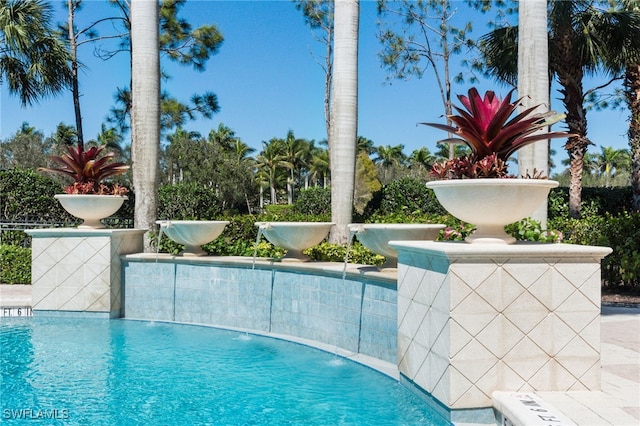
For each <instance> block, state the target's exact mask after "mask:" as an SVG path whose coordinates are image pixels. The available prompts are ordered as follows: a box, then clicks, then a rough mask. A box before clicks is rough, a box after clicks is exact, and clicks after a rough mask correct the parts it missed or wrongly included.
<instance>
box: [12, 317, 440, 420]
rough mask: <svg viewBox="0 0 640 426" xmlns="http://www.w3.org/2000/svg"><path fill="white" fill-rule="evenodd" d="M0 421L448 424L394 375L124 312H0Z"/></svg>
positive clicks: (288, 346)
mask: <svg viewBox="0 0 640 426" xmlns="http://www.w3.org/2000/svg"><path fill="white" fill-rule="evenodd" d="M0 361H1V362H0V365H1V369H2V381H1V382H0V410H1V411H0V422H8V423H22V422H24V423H25V424H47V425H49V424H60V425H68V424H71V425H156V424H157V425H283V424H288V425H418V424H420V425H432V426H435V425H438V426H440V425H447V424H449V423H448V422H447V421H445V420H443V419H441V418H439V417H438V416H437V414H436V413H435V412H434V411H432V410H430V409H429V408H428V406H427V405H426V404H425V403H424V402H423V401H422V400H420V399H419V398H418V397H417V396H415V395H413V394H412V393H411V392H410V391H409V390H407V389H405V388H404V387H402V386H401V385H400V384H399V383H397V382H396V381H395V380H393V379H391V378H389V377H387V376H384V375H382V374H380V373H378V372H376V371H374V370H371V369H369V368H367V367H364V366H362V365H359V364H357V363H355V362H352V361H350V360H347V359H344V358H339V357H336V356H335V355H333V354H329V353H326V352H323V351H320V350H316V349H313V348H309V347H306V346H302V345H298V344H294V343H291V342H285V341H280V340H277V339H270V338H266V337H262V336H254V335H247V334H243V333H239V332H233V331H228V330H220V329H215V328H209V327H199V326H188V325H179V324H171V323H156V322H144V321H128V320H94V319H76V318H74V319H68V318H43V317H34V318H15V319H9V318H2V319H0Z"/></svg>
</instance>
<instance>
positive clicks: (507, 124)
mask: <svg viewBox="0 0 640 426" xmlns="http://www.w3.org/2000/svg"><path fill="white" fill-rule="evenodd" d="M512 94H513V90H511V91H510V92H509V93H508V94H507V96H505V97H504V99H500V98H498V97H497V96H496V94H495V93H494V92H493V91H491V90H489V91H487V92H486V93H485V95H484V97H482V96H480V94H479V93H478V90H477V89H476V88H473V87H472V88H471V89H469V93H468V96H464V95H458V99H459V100H460V102H461V103H462V105H463V107H464V109H462V108H459V107H456V106H454V108H455V110H456V111H457V112H458V114H459V115H449V116H447V118H449V120H451V122H453V123H454V124H455V126H449V125H446V124H438V123H420V124H424V125H426V126H431V127H435V128H437V129H441V130H445V131H447V132H450V133H453V134H455V135H457V136H458V137H459V138H460V140H461V141H462V142H464V143H466V144H467V145H468V146H469V148H471V151H472V153H473V154H474V156H475V158H476V159H477V160H482V159H483V158H485V157H486V156H488V155H492V154H495V155H496V156H497V158H498V159H500V160H502V161H504V162H506V161H507V159H508V158H509V157H510V156H511V154H513V153H514V152H515V151H517V150H518V149H520V148H522V147H524V146H527V145H529V144H531V143H534V142H537V141H540V140H546V139H552V138H564V137H568V136H570V135H569V134H568V133H567V132H539V130H542V129H544V128H545V127H547V126H550V125H552V124H554V123H557V122H558V121H560V120H562V119H563V118H564V117H565V114H556V112H555V111H548V112H535V110H536V109H537V108H538V106H534V107H531V108H527V109H525V110H524V111H522V112H521V113H519V114H517V115H516V116H515V117H513V118H511V119H509V118H510V117H511V116H512V115H513V113H514V112H515V111H516V109H517V108H518V106H519V105H520V101H521V100H522V98H520V99H518V100H516V101H515V102H511V96H512Z"/></svg>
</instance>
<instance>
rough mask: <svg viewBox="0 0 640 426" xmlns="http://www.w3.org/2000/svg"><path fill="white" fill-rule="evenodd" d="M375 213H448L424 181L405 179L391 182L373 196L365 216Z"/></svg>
mask: <svg viewBox="0 0 640 426" xmlns="http://www.w3.org/2000/svg"><path fill="white" fill-rule="evenodd" d="M374 213H377V214H381V215H388V214H393V213H396V214H403V215H405V214H415V213H431V214H446V211H445V210H444V209H443V208H442V206H441V205H440V203H439V202H438V200H437V198H436V196H435V194H434V193H433V191H432V190H430V189H429V188H427V187H426V185H425V182H424V181H423V180H421V179H416V178H412V177H405V178H402V179H398V180H395V181H393V182H391V183H390V184H388V185H386V186H384V187H383V188H382V189H381V190H380V191H378V192H376V193H375V194H374V195H373V198H372V199H371V201H370V202H369V204H368V205H367V207H366V208H365V213H364V216H365V218H366V217H369V216H371V215H373V214H374Z"/></svg>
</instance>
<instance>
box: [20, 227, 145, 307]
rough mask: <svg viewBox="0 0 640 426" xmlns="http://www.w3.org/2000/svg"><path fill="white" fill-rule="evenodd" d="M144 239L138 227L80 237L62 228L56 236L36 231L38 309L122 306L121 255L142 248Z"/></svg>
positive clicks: (35, 281)
mask: <svg viewBox="0 0 640 426" xmlns="http://www.w3.org/2000/svg"><path fill="white" fill-rule="evenodd" d="M138 240H139V243H138ZM141 240H142V238H141V233H140V232H139V231H131V232H125V233H124V236H122V237H120V236H118V235H116V233H112V234H111V235H106V236H105V235H104V234H102V235H99V236H98V235H96V236H82V237H78V236H77V234H75V232H74V230H71V231H69V230H61V231H60V235H59V236H56V237H50V236H47V237H42V238H38V236H37V235H36V236H34V239H33V246H32V247H33V259H34V262H33V264H34V268H33V269H34V271H35V273H34V274H33V303H34V309H36V310H38V309H39V310H72V311H88V312H110V313H111V312H117V311H119V309H120V305H121V288H120V287H121V278H120V274H121V269H120V255H121V254H126V253H127V251H126V250H127V249H128V248H131V249H138V248H139V247H141ZM112 243H113V244H112ZM113 245H115V246H116V247H115V248H114V247H113ZM138 251H139V250H138Z"/></svg>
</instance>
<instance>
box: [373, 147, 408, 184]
mask: <svg viewBox="0 0 640 426" xmlns="http://www.w3.org/2000/svg"><path fill="white" fill-rule="evenodd" d="M403 150H404V145H396V146H391V145H386V146H379V147H377V148H376V157H375V158H374V159H373V162H374V163H375V164H376V165H378V167H379V170H380V172H381V173H382V176H381V178H380V181H381V182H382V184H383V185H386V184H388V183H389V182H390V181H392V180H393V177H394V175H395V172H396V171H397V170H398V169H400V168H401V167H402V166H404V164H405V162H406V160H407V156H406V155H405V154H404V152H402V151H403Z"/></svg>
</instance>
